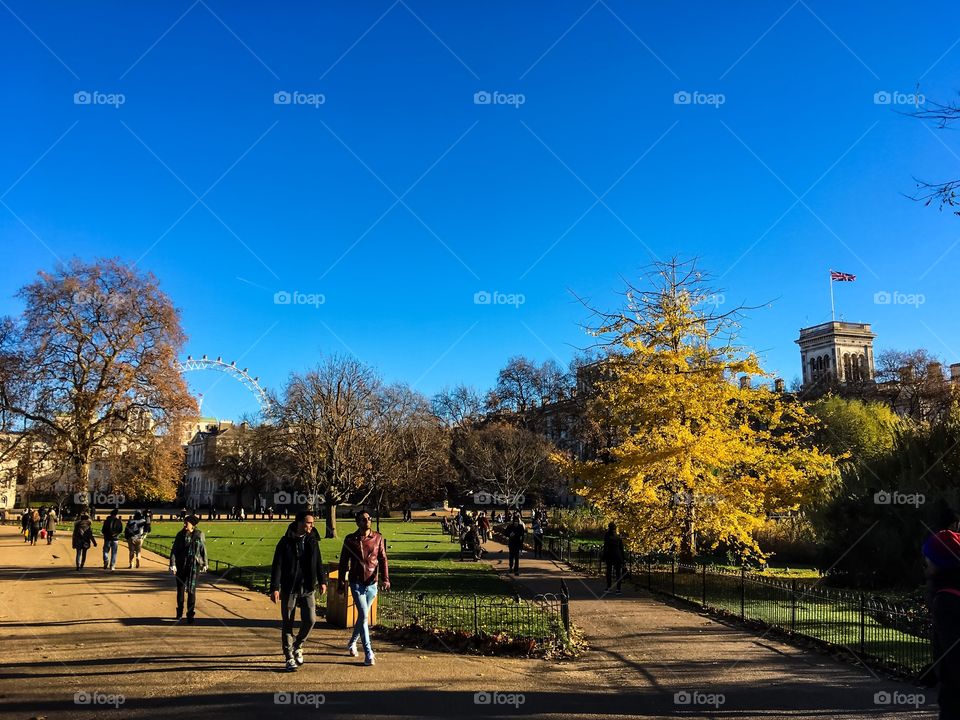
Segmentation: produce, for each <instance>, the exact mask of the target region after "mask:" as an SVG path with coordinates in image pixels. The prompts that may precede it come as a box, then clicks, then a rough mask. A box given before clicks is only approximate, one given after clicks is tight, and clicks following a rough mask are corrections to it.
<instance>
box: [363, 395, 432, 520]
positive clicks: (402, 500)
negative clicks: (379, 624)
mask: <svg viewBox="0 0 960 720" xmlns="http://www.w3.org/2000/svg"><path fill="white" fill-rule="evenodd" d="M448 445H449V435H448V434H447V432H446V431H445V429H444V428H443V427H442V422H441V420H440V418H438V417H437V416H436V415H435V414H434V412H433V410H432V409H431V406H430V402H429V401H428V400H427V398H426V397H424V396H423V395H422V394H420V393H418V392H415V391H414V390H412V389H411V388H410V387H409V386H407V385H403V384H397V385H391V386H389V387H386V388H384V389H383V390H382V392H381V393H380V413H379V420H378V427H377V441H376V442H375V443H374V445H373V450H374V455H373V460H372V462H371V465H372V466H373V468H374V472H373V480H374V482H375V487H376V490H375V492H376V502H377V506H378V508H379V507H380V506H381V504H382V501H383V499H384V498H385V499H386V500H387V502H389V503H391V504H396V503H399V504H403V505H406V504H408V503H411V502H413V501H415V500H418V499H419V500H434V499H438V498H439V497H440V496H441V495H442V494H443V489H444V488H443V481H444V479H445V477H446V474H447V469H448V460H449V457H448V455H449V448H448Z"/></svg>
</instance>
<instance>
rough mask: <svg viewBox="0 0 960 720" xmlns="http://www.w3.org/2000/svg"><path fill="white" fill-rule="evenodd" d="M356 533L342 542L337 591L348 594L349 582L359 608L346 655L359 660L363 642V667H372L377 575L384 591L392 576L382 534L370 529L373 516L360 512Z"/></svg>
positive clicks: (388, 586)
mask: <svg viewBox="0 0 960 720" xmlns="http://www.w3.org/2000/svg"><path fill="white" fill-rule="evenodd" d="M356 517H357V528H358V529H357V531H356V532H355V533H352V534H351V535H347V537H345V538H344V539H343V549H342V550H341V552H340V580H339V582H338V583H337V590H338V592H340V593H341V594H343V593H345V592H346V588H347V583H348V582H349V584H350V592H351V593H352V594H353V603H354V605H355V606H356V608H357V622H356V624H355V625H354V626H353V636H352V637H351V638H350V642H349V643H347V652H348V653H349V654H350V655H351V656H352V657H357V655H358V654H359V653H358V652H357V640H361V641H362V642H363V652H364V655H365V659H364V663H363V664H364V665H368V666H369V665H373V664H374V663H375V662H376V658H375V657H374V655H373V647H371V645H370V625H369V623H368V621H367V618H368V617H369V615H370V606H371V605H373V600H374V598H375V597H377V574H378V571H379V575H380V578H379V579H380V582H381V583H382V584H383V589H384V590H389V589H390V576H389V574H388V568H387V545H386V543H385V542H384V540H383V535H381V534H380V533H378V532H375V531H374V530H373V529H372V528H371V527H370V513H367V512H364V511H362V510H361V511H360V512H358V513H357V516H356Z"/></svg>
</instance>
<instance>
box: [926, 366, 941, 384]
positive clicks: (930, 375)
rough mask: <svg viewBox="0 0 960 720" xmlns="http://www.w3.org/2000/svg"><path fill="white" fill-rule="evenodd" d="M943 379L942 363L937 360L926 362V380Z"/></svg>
mask: <svg viewBox="0 0 960 720" xmlns="http://www.w3.org/2000/svg"><path fill="white" fill-rule="evenodd" d="M942 380H943V365H941V364H940V363H938V362H932V363H927V381H928V382H941V381H942Z"/></svg>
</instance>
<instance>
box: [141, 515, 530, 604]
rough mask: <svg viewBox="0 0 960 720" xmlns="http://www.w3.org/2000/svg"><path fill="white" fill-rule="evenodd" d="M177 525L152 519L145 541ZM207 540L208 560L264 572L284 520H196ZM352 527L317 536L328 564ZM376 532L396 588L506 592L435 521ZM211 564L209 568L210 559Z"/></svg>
mask: <svg viewBox="0 0 960 720" xmlns="http://www.w3.org/2000/svg"><path fill="white" fill-rule="evenodd" d="M182 527H183V524H182V523H179V522H155V523H153V531H152V532H151V533H150V537H149V540H150V542H152V543H156V544H157V545H159V546H160V547H161V548H163V549H169V547H170V545H171V544H172V542H173V538H174V536H175V535H176V534H177V533H178V532H179V531H180V529H181V528H182ZM199 527H200V529H201V530H203V534H204V536H205V538H206V541H207V555H208V558H209V559H210V560H218V561H220V562H225V563H229V564H231V565H237V566H240V567H242V568H244V569H245V570H251V571H255V572H262V573H269V572H270V564H271V562H272V561H273V551H274V548H275V547H276V545H277V540H279V538H280V537H281V536H282V535H283V533H284V532H285V531H286V528H287V523H286V522H279V521H274V522H262V521H247V522H242V523H241V522H233V521H214V522H208V521H204V522H201V523H200V525H199ZM354 528H355V526H354V525H353V524H352V523H348V522H338V531H339V532H340V535H341V538H340V539H326V538H324V539H323V540H322V541H321V545H320V549H321V552H322V554H323V560H324V562H325V563H326V564H327V565H328V566H329V564H330V563H333V562H336V561H338V560H339V558H340V549H341V547H342V545H343V539H342V536H343V535H346V534H347V533H349V532H352V531H353V529H354ZM380 532H381V533H382V534H383V536H384V537H385V538H386V540H387V555H388V557H389V562H390V581H391V584H392V586H393V588H394V589H396V590H416V591H418V592H426V593H440V592H447V593H449V592H453V593H457V594H464V595H472V594H477V595H490V596H497V595H500V596H502V595H512V591H511V589H510V585H509V584H508V583H507V582H505V581H504V580H501V579H500V578H499V577H498V576H497V574H496V573H495V572H494V571H493V570H492V569H491V568H490V566H489V565H487V564H486V563H478V562H472V561H469V560H464V561H461V560H460V559H459V557H460V546H459V545H458V544H457V543H453V542H450V539H449V536H447V535H444V534H442V533H441V532H440V525H439V523H437V522H433V521H431V522H412V523H404V522H401V521H399V520H381V521H380ZM211 569H214V566H213V564H212V563H211Z"/></svg>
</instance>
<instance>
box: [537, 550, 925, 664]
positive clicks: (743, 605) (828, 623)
mask: <svg viewBox="0 0 960 720" xmlns="http://www.w3.org/2000/svg"><path fill="white" fill-rule="evenodd" d="M547 547H548V549H549V550H550V552H551V553H552V554H553V555H554V556H555V557H557V558H559V559H562V560H564V561H566V562H568V563H570V564H571V565H574V566H577V567H580V568H583V569H585V570H588V571H591V572H602V571H603V563H602V560H601V552H602V547H601V546H599V545H592V544H580V543H573V542H571V540H570V539H569V538H560V537H551V538H548V539H547ZM626 570H627V571H628V572H629V573H630V576H631V578H632V580H633V582H634V583H636V584H638V585H640V586H641V587H646V588H647V589H648V590H650V591H651V592H656V593H660V594H663V595H668V596H670V597H674V598H678V599H680V600H683V601H686V602H689V603H692V604H695V605H697V606H699V607H701V608H703V609H704V610H708V611H711V612H715V613H720V614H723V615H727V616H732V617H736V618H738V619H740V620H742V621H748V622H754V623H760V624H762V625H764V626H767V627H771V628H775V629H777V630H779V631H782V632H784V633H789V634H794V635H797V636H801V637H804V638H809V639H812V640H815V641H817V642H820V643H825V644H827V645H829V646H832V647H836V648H843V649H845V650H847V651H849V652H850V653H851V654H853V655H855V656H856V657H858V658H860V659H862V660H863V661H864V662H866V663H869V664H871V665H876V666H879V667H883V668H885V669H887V670H889V671H892V672H895V673H898V674H901V675H904V676H907V677H915V676H917V675H918V674H919V673H920V672H921V671H922V670H923V669H924V668H925V667H926V666H927V664H928V663H929V662H930V659H931V657H930V644H929V638H930V632H931V619H930V616H929V613H928V612H927V610H926V608H917V607H908V606H905V605H901V604H898V603H895V602H890V601H889V600H886V599H884V598H882V597H878V596H874V595H871V594H869V593H863V592H850V591H844V590H836V589H833V588H827V587H823V586H821V585H819V581H816V580H810V581H803V580H796V579H791V580H782V579H777V578H771V577H766V576H763V575H759V574H757V573H752V572H748V571H747V570H746V568H743V569H741V570H739V571H736V570H726V569H722V568H716V567H710V566H709V565H707V564H684V563H679V562H677V561H676V560H675V559H663V558H660V559H656V558H650V557H640V556H635V555H628V558H627V565H626Z"/></svg>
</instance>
